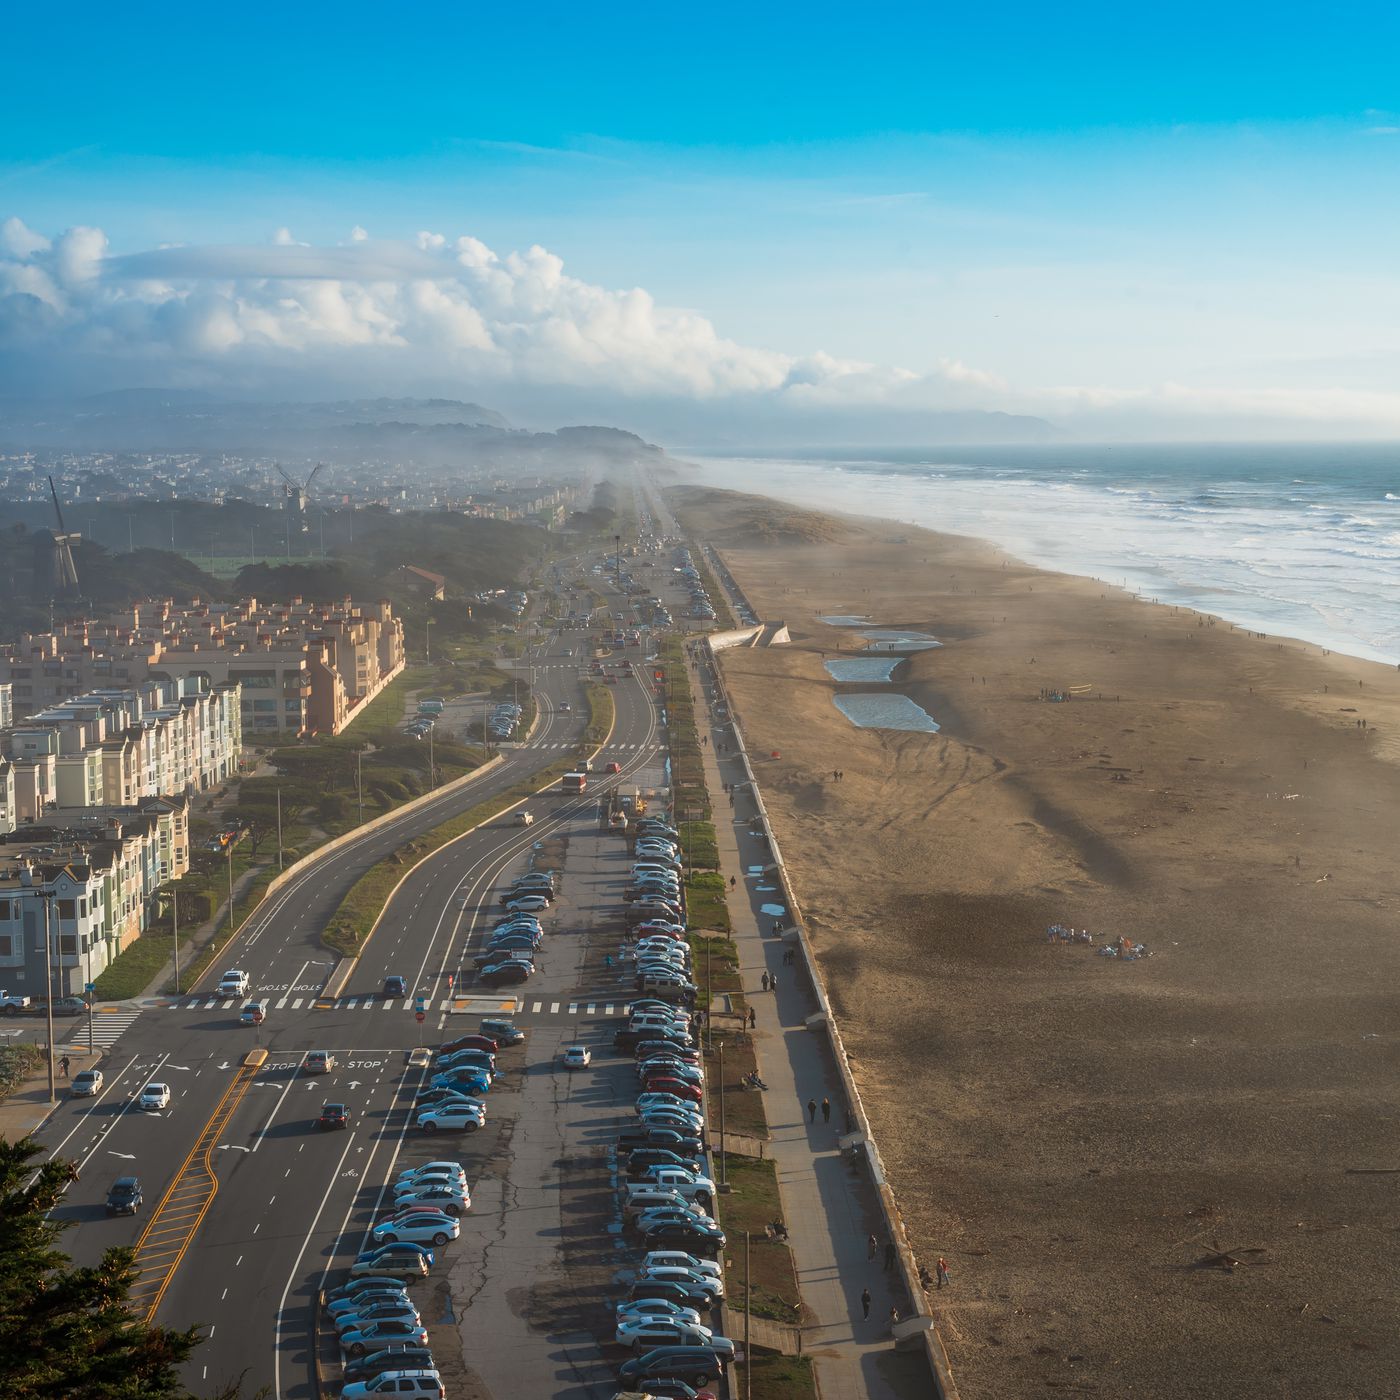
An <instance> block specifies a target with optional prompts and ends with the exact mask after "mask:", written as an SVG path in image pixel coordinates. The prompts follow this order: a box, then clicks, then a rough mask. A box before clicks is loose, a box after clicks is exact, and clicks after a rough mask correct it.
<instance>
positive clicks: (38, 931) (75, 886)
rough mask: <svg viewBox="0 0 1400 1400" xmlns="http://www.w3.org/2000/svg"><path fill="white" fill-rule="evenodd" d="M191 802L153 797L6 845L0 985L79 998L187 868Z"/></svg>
mask: <svg viewBox="0 0 1400 1400" xmlns="http://www.w3.org/2000/svg"><path fill="white" fill-rule="evenodd" d="M189 858H190V841H189V799H188V798H187V797H156V798H147V799H145V800H143V801H141V802H139V803H137V804H135V805H133V806H123V807H107V808H97V809H93V810H91V811H89V812H87V813H85V814H84V820H82V821H74V822H66V821H65V822H63V823H56V822H55V823H51V824H45V825H33V826H29V827H26V828H24V829H23V830H22V831H19V832H11V833H9V834H8V835H6V836H4V837H0V986H3V987H5V988H7V989H8V990H9V991H11V992H18V993H22V994H24V995H26V996H30V997H33V998H35V999H36V1000H37V999H40V998H43V997H44V996H46V995H48V993H49V978H48V973H47V972H46V968H45V950H46V949H47V950H48V952H49V958H50V960H51V964H50V965H51V967H52V978H53V981H52V990H53V995H54V996H55V997H61V996H80V995H82V994H83V991H84V988H85V986H86V984H87V983H88V982H91V981H93V980H94V979H95V978H97V977H98V976H99V975H100V974H101V973H102V971H103V970H104V969H105V968H106V967H107V966H108V965H109V964H110V963H111V962H112V960H113V959H114V958H115V957H116V956H117V955H118V954H119V953H120V952H122V950H123V949H125V948H126V947H127V946H128V945H129V944H130V943H131V941H132V940H133V939H135V938H137V937H139V936H140V934H142V933H143V932H145V930H146V927H147V924H148V921H149V918H150V915H151V913H152V912H153V910H154V908H155V903H156V893H157V891H158V890H159V888H160V886H161V885H162V884H165V883H166V882H168V881H170V880H178V879H179V878H180V877H181V876H182V875H184V874H185V872H186V871H187V870H188V869H189Z"/></svg>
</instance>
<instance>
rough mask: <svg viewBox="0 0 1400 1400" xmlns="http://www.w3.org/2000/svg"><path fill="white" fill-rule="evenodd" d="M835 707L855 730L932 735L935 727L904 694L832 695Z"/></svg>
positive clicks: (921, 710)
mask: <svg viewBox="0 0 1400 1400" xmlns="http://www.w3.org/2000/svg"><path fill="white" fill-rule="evenodd" d="M831 698H832V700H833V702H834V703H835V705H836V708H837V709H838V710H840V711H841V713H842V714H843V715H845V716H846V718H847V719H848V720H850V722H851V723H852V724H854V725H855V726H856V727H857V728H859V729H914V730H919V731H921V732H923V733H925V734H936V733H937V732H938V725H937V724H936V723H935V722H934V721H933V719H932V717H931V716H930V715H929V714H928V712H927V711H926V710H923V709H921V708H920V707H919V706H918V705H916V704H915V703H914V702H913V701H912V700H911V699H910V698H909V697H908V696H907V695H881V694H879V693H878V692H871V693H870V694H862V695H833V696H832V697H831Z"/></svg>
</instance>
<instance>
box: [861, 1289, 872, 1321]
mask: <svg viewBox="0 0 1400 1400" xmlns="http://www.w3.org/2000/svg"><path fill="white" fill-rule="evenodd" d="M860 1315H861V1316H862V1317H863V1318H865V1319H866V1321H869V1320H870V1290H869V1289H868V1288H862V1289H861V1291H860Z"/></svg>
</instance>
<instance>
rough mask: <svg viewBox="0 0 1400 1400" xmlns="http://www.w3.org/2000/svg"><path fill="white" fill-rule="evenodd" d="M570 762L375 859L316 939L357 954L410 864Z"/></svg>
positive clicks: (536, 787) (555, 777) (553, 777)
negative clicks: (390, 853) (381, 857)
mask: <svg viewBox="0 0 1400 1400" xmlns="http://www.w3.org/2000/svg"><path fill="white" fill-rule="evenodd" d="M572 767H573V763H572V762H571V761H563V762H559V763H554V764H551V765H550V766H549V767H548V768H542V769H540V770H539V771H538V772H536V773H532V774H531V775H530V777H528V778H525V779H522V780H521V781H520V782H518V783H516V784H515V786H514V787H511V788H507V789H506V791H505V792H502V793H498V794H497V795H496V796H495V797H490V798H487V799H486V800H485V801H484V802H479V803H477V805H476V806H475V807H471V808H469V809H468V810H467V811H465V812H462V813H460V814H459V815H458V816H455V817H452V818H450V819H449V820H447V821H445V822H442V823H441V824H440V825H438V826H435V827H433V828H432V829H431V830H429V831H425V832H424V833H423V834H422V835H421V836H416V837H414V839H413V840H412V841H410V842H407V843H406V844H405V845H403V846H400V847H399V848H398V850H396V851H395V852H394V853H393V854H392V855H390V856H386V857H385V858H384V859H383V860H381V861H377V862H376V863H375V864H374V865H372V866H370V868H369V869H368V870H366V871H365V873H364V874H363V875H361V876H360V878H359V879H358V880H356V881H355V883H354V884H353V885H351V887H350V888H349V890H347V891H346V894H345V898H344V899H342V900H341V901H340V907H339V908H338V909H337V910H336V911H335V913H334V914H332V915H331V917H330V920H329V921H328V922H327V924H326V927H325V929H324V930H323V931H322V933H321V941H322V942H323V943H324V944H325V945H326V946H327V947H328V948H333V949H334V950H335V951H336V952H337V953H339V954H340V955H341V956H342V957H347V958H349V957H356V956H358V955H359V953H360V951H361V950H362V949H363V948H364V944H365V940H366V939H367V938H368V937H369V935H370V931H371V930H372V929H373V928H374V925H375V921H376V920H377V919H378V918H379V916H380V914H382V913H383V912H384V906H385V905H386V904H388V902H389V899H390V896H391V895H392V894H393V892H394V890H395V889H396V888H397V886H398V884H399V882H400V881H401V880H403V878H404V877H405V876H406V875H407V874H408V873H409V871H411V870H412V869H413V868H414V866H416V865H418V864H419V863H420V862H422V861H424V860H426V859H427V858H428V857H429V856H430V855H432V854H433V853H434V852H435V851H439V850H441V849H442V848H443V847H444V846H445V845H447V843H448V842H449V841H455V840H456V839H457V838H458V837H459V836H465V835H466V834H467V832H469V831H471V830H472V828H473V827H477V826H480V825H481V824H482V823H483V822H487V821H490V820H491V818H492V817H494V816H497V815H499V814H500V813H501V812H504V811H505V810H506V808H507V807H513V806H514V805H515V804H516V803H517V802H520V801H522V800H523V799H524V798H526V797H529V796H530V795H531V794H532V793H534V792H536V791H538V790H539V789H540V788H542V787H547V786H549V785H551V784H553V783H556V782H558V781H559V779H560V778H562V777H563V776H564V774H565V773H567V772H569V771H570V769H571V768H572Z"/></svg>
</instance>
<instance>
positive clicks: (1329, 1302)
mask: <svg viewBox="0 0 1400 1400" xmlns="http://www.w3.org/2000/svg"><path fill="white" fill-rule="evenodd" d="M672 499H673V501H674V502H675V503H676V504H678V505H680V506H681V508H682V514H683V518H684V519H686V520H687V521H688V522H689V523H690V524H691V525H692V526H695V527H699V530H700V533H701V534H702V535H703V536H704V537H705V538H706V539H708V540H710V541H711V542H712V543H714V544H715V545H716V546H717V547H718V548H719V549H720V551H721V553H722V555H723V557H724V558H725V560H726V561H727V563H728V564H729V566H730V568H731V569H732V571H733V573H734V575H735V577H736V578H737V580H738V581H739V583H740V584H741V586H742V587H743V588H744V589H745V590H746V591H747V593H748V595H749V597H750V599H751V601H752V602H753V603H754V605H755V606H756V607H757V609H758V612H759V615H760V616H762V617H764V618H766V619H770V620H771V619H777V618H782V619H785V620H786V621H787V623H788V625H789V628H790V630H791V632H792V636H793V644H792V645H790V646H783V647H774V648H768V649H762V650H754V649H748V648H744V649H738V650H732V651H727V652H724V653H723V654H722V655H723V663H722V664H723V669H724V675H725V679H726V682H727V684H728V685H729V687H730V690H731V694H732V696H733V698H734V701H735V705H736V709H737V711H738V714H739V717H740V719H741V721H742V722H743V725H744V730H745V735H746V738H747V740H748V741H749V744H750V748H751V751H752V752H754V753H759V754H764V755H767V754H769V753H770V752H772V751H777V752H778V753H779V754H780V755H781V756H780V757H779V758H776V759H774V758H767V757H765V758H764V759H763V760H761V762H760V763H759V776H760V778H761V781H762V783H763V789H764V794H765V799H766V801H767V802H768V805H769V808H770V810H771V812H772V815H773V818H774V820H775V823H776V825H777V828H778V832H779V839H780V840H781V842H782V846H783V851H784V854H785V856H786V857H787V859H788V861H789V863H790V865H791V868H792V871H793V874H794V876H795V880H796V884H797V889H798V892H799V895H800V897H801V899H802V901H803V903H804V907H805V912H806V914H807V917H808V920H809V924H810V927H811V930H812V934H813V937H814V941H815V944H816V947H817V949H818V952H819V956H820V958H821V961H822V965H823V967H824V970H825V975H826V977H827V981H828V985H829V988H830V990H831V994H832V998H833V1001H834V1002H835V1004H836V1006H837V1008H838V1011H839V1013H840V1015H841V1018H842V1025H843V1031H844V1033H845V1036H846V1039H847V1044H848V1046H849V1047H850V1050H851V1054H852V1058H853V1062H854V1068H855V1071H856V1075H857V1078H858V1079H859V1081H860V1084H861V1087H862V1092H863V1094H864V1095H865V1097H866V1102H867V1107H868V1108H869V1111H870V1113H871V1117H872V1120H873V1122H874V1125H875V1128H876V1132H877V1134H878V1137H879V1141H880V1145H881V1150H882V1153H883V1155H884V1158H885V1161H886V1165H887V1167H888V1168H889V1170H890V1173H891V1176H892V1179H893V1181H894V1183H895V1186H896V1189H897V1191H898V1194H899V1198H900V1201H901V1203H902V1207H903V1209H904V1211H905V1214H906V1218H907V1223H908V1227H909V1231H910V1234H911V1238H912V1240H913V1242H914V1245H915V1247H916V1250H917V1252H918V1253H919V1255H920V1257H921V1258H922V1260H923V1261H924V1262H925V1263H927V1264H928V1265H929V1266H930V1268H931V1267H932V1263H933V1260H934V1259H935V1258H936V1257H937V1256H938V1255H939V1254H942V1255H944V1256H945V1257H946V1258H947V1260H948V1263H949V1268H950V1270H951V1275H952V1283H951V1287H950V1288H949V1289H948V1290H946V1291H945V1292H944V1293H943V1294H942V1295H940V1297H939V1299H938V1305H939V1311H940V1325H941V1328H942V1330H943V1334H944V1337H945V1340H946V1342H947V1346H948V1350H949V1353H950V1357H951V1360H952V1363H953V1366H954V1368H955V1372H956V1374H957V1377H958V1382H959V1385H960V1387H961V1391H962V1394H963V1396H964V1397H965V1400H1007V1398H1008V1397H1020V1396H1026V1395H1038V1394H1059V1393H1066V1394H1087V1395H1093V1396H1099V1397H1113V1396H1135V1397H1162V1400H1167V1397H1171V1400H1180V1397H1188V1396H1189V1397H1208V1396H1209V1397H1215V1396H1220V1397H1244V1398H1246V1400H1252V1397H1266V1396H1267V1397H1299V1398H1300V1400H1301V1397H1310V1398H1311V1400H1316V1398H1317V1397H1377V1400H1379V1397H1391V1396H1394V1395H1396V1394H1400V1341H1398V1340H1397V1337H1398V1336H1400V1331H1398V1326H1397V1325H1398V1324H1400V1284H1398V1283H1397V1280H1400V1269H1398V1268H1397V1266H1396V1263H1395V1258H1394V1254H1395V1249H1396V1245H1397V1243H1400V1195H1398V1194H1397V1193H1400V1174H1396V1169H1400V1088H1398V1087H1397V1086H1400V1019H1398V1018H1397V1010H1398V1009H1400V1005H1398V1003H1400V997H1398V996H1397V989H1400V937H1398V936H1397V933H1398V932H1400V928H1398V925H1400V872H1397V869H1396V865H1397V857H1398V856H1400V675H1397V673H1396V672H1395V671H1393V670H1390V669H1388V668H1386V667H1384V666H1380V665H1377V664H1374V663H1370V662H1364V661H1357V660H1353V659H1350V658H1347V657H1342V656H1338V655H1335V654H1333V655H1331V656H1327V655H1324V654H1323V653H1322V652H1321V651H1320V650H1319V648H1317V647H1315V646H1311V645H1304V644H1301V643H1297V642H1291V641H1284V640H1280V639H1277V638H1260V637H1258V636H1257V635H1256V634H1252V633H1247V632H1243V631H1240V630H1237V629H1232V628H1231V627H1230V626H1229V624H1226V623H1213V622H1212V621H1211V620H1210V619H1207V618H1203V617H1201V616H1200V615H1198V614H1196V613H1192V612H1189V611H1187V610H1184V609H1172V608H1169V607H1159V606H1156V605H1153V604H1150V603H1146V602H1140V601H1137V600H1134V599H1132V598H1131V597H1129V596H1128V595H1126V594H1123V593H1121V592H1117V591H1115V590H1112V589H1109V588H1106V587H1104V586H1103V585H1100V584H1098V583H1094V582H1091V581H1087V580H1082V579H1075V578H1071V577H1067V576H1063V575H1056V574H1049V573H1045V572H1042V571H1038V570H1035V569H1032V568H1030V567H1028V566H1026V565H1024V564H1021V563H1019V562H1017V561H1015V560H1013V559H1011V558H1010V557H1009V556H1007V555H1005V554H1003V553H1001V552H999V551H998V550H996V549H995V548H993V547H991V546H990V545H986V544H983V543H981V542H978V541H971V540H967V539H963V538H959V537H952V536H940V535H935V534H932V533H929V532H924V531H919V530H916V529H913V528H911V527H906V526H896V525H891V524H888V523H884V522H876V521H851V520H838V519H836V518H833V517H826V516H820V517H819V516H814V515H809V514H807V513H803V512H798V511H794V510H793V509H792V508H791V507H787V506H777V505H775V504H774V503H771V502H764V501H762V500H761V499H760V498H755V497H741V496H734V495H731V494H728V493H711V492H706V493H697V492H694V491H691V490H686V489H682V491H680V492H679V493H673V494H672ZM842 612H853V613H866V614H869V615H870V616H871V617H872V618H873V619H874V620H875V622H877V623H878V624H880V625H883V626H906V627H910V628H917V629H920V630H925V631H928V632H931V633H932V634H933V635H934V636H936V637H939V638H940V639H941V640H943V641H944V642H945V643H946V645H945V647H944V648H943V649H941V650H937V651H932V652H925V653H923V654H920V655H916V656H914V657H912V658H911V659H910V660H909V662H908V663H907V665H906V666H905V667H904V668H902V669H901V670H900V671H899V672H898V673H897V675H896V680H895V689H896V690H897V691H900V692H902V693H904V694H907V695H909V696H910V697H911V698H913V699H914V700H916V701H917V702H918V703H919V704H921V705H922V706H923V707H924V708H925V709H926V710H927V711H928V712H929V714H931V715H932V716H933V718H934V719H935V720H936V721H937V722H938V723H939V724H940V725H941V726H942V728H941V731H940V732H939V733H937V734H919V733H891V732H878V731H873V730H861V729H858V728H855V727H854V726H853V725H852V724H851V723H850V722H849V721H848V720H846V719H845V718H844V717H843V716H842V715H841V714H840V713H839V712H838V711H837V709H836V708H835V706H834V705H833V703H832V695H833V693H835V692H836V690H837V689H848V690H849V689H852V688H854V689H864V688H868V687H838V686H837V684H836V683H835V682H833V681H832V679H831V678H830V676H828V674H827V673H826V671H825V670H824V668H823V665H822V662H823V660H827V659H831V658H833V657H835V656H837V655H839V654H843V653H844V654H846V655H850V654H851V653H852V651H853V650H854V649H855V648H856V647H857V646H858V645H859V643H858V641H857V637H856V634H854V633H853V632H852V631H851V630H850V629H847V628H837V627H831V626H827V625H825V624H823V623H821V622H820V621H818V620H817V617H818V615H819V614H827V613H842ZM1080 687H1087V689H1083V690H1077V693H1076V695H1075V698H1074V699H1072V700H1070V701H1068V702H1066V703H1049V702H1046V701H1044V700H1042V699H1040V698H1038V697H1039V696H1040V695H1041V693H1042V692H1043V691H1045V690H1047V689H1049V690H1053V689H1061V690H1065V691H1069V690H1071V689H1072V688H1076V689H1077V688H1080ZM1362 720H1365V721H1366V727H1365V728H1364V729H1363V728H1361V727H1360V723H1359V722H1360V721H1362ZM838 769H839V770H842V771H843V772H844V777H843V778H842V779H841V780H840V781H836V780H834V779H833V777H832V772H833V770H838ZM1052 923H1061V924H1065V925H1070V926H1073V927H1076V928H1087V929H1090V930H1092V931H1093V932H1094V933H1095V935H1096V942H1097V943H1103V942H1106V941H1110V940H1111V939H1113V938H1116V937H1118V936H1119V935H1123V936H1126V937H1128V938H1130V939H1132V940H1134V941H1140V942H1142V943H1145V944H1146V945H1147V946H1148V947H1149V948H1150V949H1151V950H1152V954H1153V956H1152V957H1150V958H1147V959H1144V960H1142V961H1136V962H1120V961H1118V960H1115V959H1109V958H1104V957H1099V956H1097V955H1096V954H1095V953H1094V952H1093V951H1092V949H1091V948H1089V947H1087V946H1084V945H1080V944H1071V945H1068V946H1065V945H1052V944H1050V943H1048V942H1047V941H1046V937H1045V929H1046V927H1047V926H1048V925H1050V924H1052ZM1217 1252H1223V1253H1225V1254H1226V1255H1228V1256H1229V1259H1228V1260H1225V1261H1222V1260H1221V1259H1219V1258H1218V1257H1217ZM1229 1260H1233V1261H1234V1262H1233V1263H1231V1262H1229Z"/></svg>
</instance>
